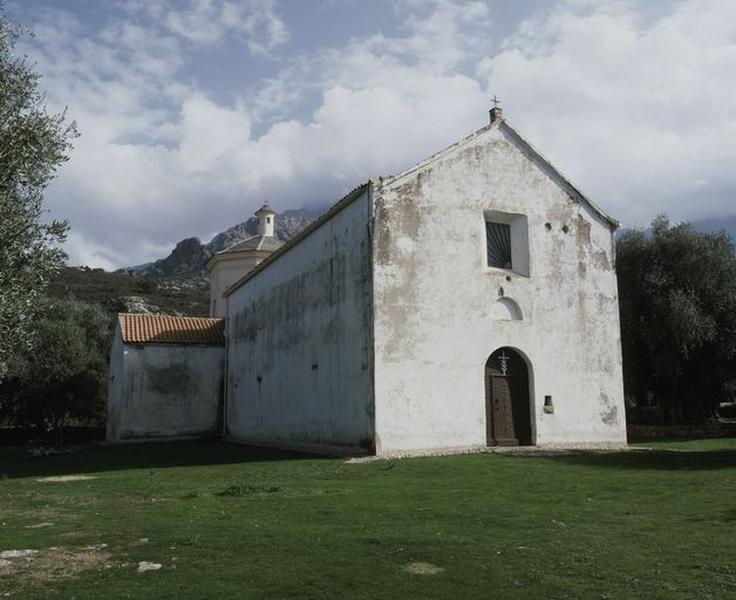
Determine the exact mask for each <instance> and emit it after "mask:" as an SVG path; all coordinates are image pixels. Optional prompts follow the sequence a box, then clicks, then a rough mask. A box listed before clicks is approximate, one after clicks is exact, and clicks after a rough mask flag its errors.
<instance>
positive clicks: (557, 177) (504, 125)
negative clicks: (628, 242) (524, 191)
mask: <svg viewBox="0 0 736 600" xmlns="http://www.w3.org/2000/svg"><path fill="white" fill-rule="evenodd" d="M494 128H498V130H499V131H500V132H501V133H502V134H503V135H504V137H505V138H506V139H507V140H509V141H510V142H511V143H512V144H514V146H516V148H518V149H519V151H520V152H522V153H523V154H524V155H525V156H526V157H527V158H528V159H529V160H531V161H532V162H533V163H534V164H535V165H536V166H537V167H539V168H540V169H541V170H542V171H543V172H544V173H545V174H546V175H547V176H548V177H549V178H550V179H552V180H553V181H554V182H555V183H556V184H557V185H559V186H560V187H561V188H563V189H564V190H565V192H567V193H568V194H569V195H570V196H571V197H572V198H573V199H574V200H575V201H577V202H578V203H580V204H583V205H585V206H587V207H588V208H589V209H590V210H592V211H593V212H594V213H596V214H597V215H598V216H599V217H600V218H601V219H603V220H604V221H605V222H606V223H608V225H609V226H610V227H611V228H613V229H617V228H618V227H619V225H620V223H619V222H618V220H616V219H614V218H613V217H611V216H609V215H608V214H606V213H605V212H604V211H603V209H601V208H600V207H599V206H598V205H597V204H595V203H594V202H593V201H592V200H591V199H590V198H588V196H586V195H585V194H584V193H583V192H582V191H580V189H578V188H577V187H576V186H574V185H573V184H572V183H571V182H570V180H569V179H568V178H567V177H565V176H564V175H563V174H562V173H561V172H560V171H559V169H557V168H556V167H555V166H553V165H552V163H551V162H550V161H549V160H547V159H546V158H545V157H544V155H542V153H541V152H539V151H538V150H537V149H536V148H534V146H532V145H531V144H530V143H529V142H527V141H526V140H525V139H524V138H523V137H522V136H521V134H519V132H517V131H516V130H515V129H514V128H513V127H511V125H509V123H508V122H507V121H506V119H505V118H503V117H502V118H500V119H499V120H498V121H495V122H493V123H491V124H490V125H486V126H485V127H482V128H480V129H478V130H477V131H475V132H473V133H471V134H470V135H468V136H466V137H464V138H463V139H461V140H459V141H457V142H455V143H454V144H451V145H449V146H447V147H446V148H444V149H443V150H440V151H439V152H437V153H435V154H433V155H432V156H430V157H429V158H427V159H425V160H423V161H421V162H419V163H417V164H415V165H414V166H412V167H409V168H408V169H406V170H405V171H402V172H401V173H399V174H397V175H391V176H389V177H383V178H382V179H383V182H382V183H384V184H386V183H391V182H394V181H396V180H398V179H401V178H402V177H405V176H407V175H410V174H411V173H414V172H415V171H418V170H419V169H421V168H423V167H425V166H426V165H428V164H430V163H433V162H434V161H436V160H437V159H439V158H442V157H443V156H445V155H447V154H449V153H451V152H452V151H454V150H456V149H457V148H460V147H462V146H464V145H465V144H467V143H468V142H471V141H473V140H474V139H475V138H477V137H478V136H480V135H482V134H484V133H486V132H487V131H490V130H491V129H494Z"/></svg>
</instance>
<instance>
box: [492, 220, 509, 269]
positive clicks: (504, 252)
mask: <svg viewBox="0 0 736 600" xmlns="http://www.w3.org/2000/svg"><path fill="white" fill-rule="evenodd" d="M486 245H487V249H488V266H489V267H495V268H497V269H513V265H512V262H511V225H509V224H508V223H494V222H492V221H486Z"/></svg>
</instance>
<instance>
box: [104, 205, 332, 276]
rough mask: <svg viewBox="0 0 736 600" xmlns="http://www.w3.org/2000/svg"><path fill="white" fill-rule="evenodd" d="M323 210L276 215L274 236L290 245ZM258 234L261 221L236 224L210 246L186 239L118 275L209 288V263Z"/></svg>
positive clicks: (121, 271) (190, 238) (288, 212)
mask: <svg viewBox="0 0 736 600" xmlns="http://www.w3.org/2000/svg"><path fill="white" fill-rule="evenodd" d="M323 212H324V210H323V209H309V208H292V209H288V210H285V211H284V212H282V213H281V214H278V215H276V218H275V220H274V233H275V234H276V237H277V238H278V239H280V240H281V241H283V242H289V241H291V240H292V239H294V237H296V236H297V235H298V234H299V233H300V232H301V231H302V230H303V229H304V228H305V227H307V226H308V225H309V224H310V223H312V222H313V221H315V220H316V219H317V218H319V216H320V215H321V214H322V213H323ZM257 233H258V218H257V217H250V218H249V219H248V220H246V221H243V222H241V223H237V224H236V225H233V226H232V227H229V228H228V229H226V230H224V231H221V232H220V233H218V234H216V235H214V236H213V237H212V239H211V240H210V241H209V242H207V243H202V241H201V240H200V239H199V238H197V237H189V238H184V239H183V240H180V241H179V242H177V244H176V246H174V249H173V250H172V251H171V253H170V254H169V255H168V256H166V257H164V258H161V259H158V260H155V261H153V262H150V263H144V264H142V265H135V266H130V267H123V268H122V269H118V270H117V271H116V272H117V273H126V274H128V275H133V276H135V277H143V278H144V279H153V280H157V281H175V282H177V283H181V284H185V285H192V286H196V287H207V286H208V285H209V283H208V277H207V268H206V266H205V265H206V263H207V260H209V258H210V257H211V256H212V255H213V254H215V253H217V252H221V251H222V250H225V249H226V248H229V247H230V246H232V245H234V244H237V243H239V242H242V241H243V240H245V239H248V238H249V237H251V236H254V235H256V234H257Z"/></svg>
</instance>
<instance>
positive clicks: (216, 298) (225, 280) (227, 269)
mask: <svg viewBox="0 0 736 600" xmlns="http://www.w3.org/2000/svg"><path fill="white" fill-rule="evenodd" d="M270 254H271V252H261V251H258V250H250V251H248V252H232V253H230V254H223V255H220V256H217V257H216V258H214V259H212V260H213V264H212V265H211V266H210V270H209V275H210V316H211V317H216V318H218V319H222V318H224V317H225V315H226V314H227V299H226V298H225V295H224V293H225V290H226V289H227V288H229V287H230V286H231V285H232V284H233V283H235V282H236V281H237V280H238V279H240V278H241V277H243V276H244V275H246V274H247V273H249V272H250V271H251V270H253V268H255V266H256V265H259V264H260V263H261V262H262V261H263V260H264V259H265V258H266V257H268V256H269V255H270Z"/></svg>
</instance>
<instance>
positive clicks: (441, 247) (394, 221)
mask: <svg viewBox="0 0 736 600" xmlns="http://www.w3.org/2000/svg"><path fill="white" fill-rule="evenodd" d="M542 160H543V159H540V158H537V156H535V155H533V154H531V153H530V149H529V148H527V147H526V146H525V144H524V143H523V142H522V141H521V140H518V139H517V137H516V135H515V132H513V130H510V129H508V128H506V127H505V126H504V125H501V126H492V127H489V128H487V129H485V130H482V131H480V132H478V133H477V134H476V135H474V136H471V137H470V138H469V139H467V140H465V141H463V142H462V143H460V144H458V145H457V146H455V147H453V148H450V149H448V150H447V151H445V152H443V153H441V154H440V155H439V156H437V157H435V158H434V159H432V160H430V161H428V162H427V163H425V164H423V165H420V166H419V167H418V168H416V169H413V170H410V171H408V172H407V173H405V174H403V175H401V176H398V177H395V178H392V179H388V180H383V181H380V182H377V185H376V186H375V190H374V194H373V198H374V213H375V226H374V236H373V254H374V256H373V290H374V291H373V293H374V348H375V373H374V381H375V402H376V407H375V412H376V423H375V428H376V449H377V452H378V453H391V452H397V451H419V450H427V449H441V448H454V447H478V446H483V445H485V444H486V414H485V391H484V366H485V364H486V361H487V360H488V358H489V356H490V354H491V353H492V352H493V351H494V350H496V349H499V348H502V347H510V348H513V349H516V350H518V351H519V352H520V353H521V354H522V355H523V356H524V357H525V358H526V362H527V366H528V368H529V372H530V378H529V381H530V403H531V430H532V443H533V444H535V445H540V446H544V445H563V446H605V445H622V444H625V443H626V429H625V415H624V403H623V385H622V370H621V350H620V333H619V331H620V330H619V317H618V295H617V288H616V275H615V271H614V261H615V257H614V248H615V246H614V239H613V229H614V227H613V226H612V223H611V222H610V221H609V220H608V219H607V218H605V216H603V215H602V214H601V213H599V212H598V211H597V210H596V209H595V208H594V207H592V206H590V205H589V204H587V203H586V202H585V201H584V199H581V198H580V197H576V196H577V194H575V193H574V191H573V190H571V189H570V186H569V184H567V183H566V182H564V180H562V178H561V177H560V176H559V175H558V174H556V173H554V172H552V171H551V170H549V169H547V168H546V167H545V165H544V163H543V162H541V161H542ZM498 213H501V215H510V218H509V221H511V220H512V218H513V219H515V220H516V221H517V223H518V224H519V226H520V227H519V228H520V229H521V230H520V231H519V230H517V235H516V239H515V237H514V226H513V225H512V228H511V235H512V237H511V245H512V252H513V250H514V245H515V244H519V245H522V246H524V245H528V251H526V252H525V251H524V250H526V249H523V248H522V249H520V250H519V252H520V254H521V260H518V261H517V260H514V267H515V268H514V269H513V271H512V270H504V269H496V268H491V267H488V266H487V262H486V234H485V221H486V219H487V218H491V219H493V218H494V217H496V220H499V219H498V217H497V216H498ZM517 266H518V268H516V267H517ZM545 396H550V397H551V406H550V408H553V412H552V411H550V410H548V411H545V410H544V406H543V404H544V398H545Z"/></svg>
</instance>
